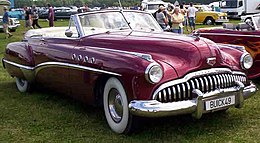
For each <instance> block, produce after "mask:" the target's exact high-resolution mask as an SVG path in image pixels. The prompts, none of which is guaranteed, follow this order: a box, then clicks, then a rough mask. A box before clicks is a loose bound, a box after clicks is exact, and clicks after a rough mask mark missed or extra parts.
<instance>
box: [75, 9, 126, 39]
mask: <svg viewBox="0 0 260 143" xmlns="http://www.w3.org/2000/svg"><path fill="white" fill-rule="evenodd" d="M79 19H80V23H81V26H82V29H83V32H84V33H85V34H87V33H89V32H90V31H91V32H92V33H93V32H94V31H95V32H97V31H100V30H101V31H103V32H105V31H110V30H123V29H130V28H129V26H128V24H127V22H126V20H125V19H124V17H123V15H122V14H121V13H120V12H106V13H104V12H103V13H92V14H86V15H80V16H79ZM101 31H100V32H101Z"/></svg>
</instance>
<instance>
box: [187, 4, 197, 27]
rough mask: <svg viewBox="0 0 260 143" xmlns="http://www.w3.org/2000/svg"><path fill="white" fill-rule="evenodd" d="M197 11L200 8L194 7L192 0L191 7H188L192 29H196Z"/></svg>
mask: <svg viewBox="0 0 260 143" xmlns="http://www.w3.org/2000/svg"><path fill="white" fill-rule="evenodd" d="M197 11H198V9H197V8H195V7H193V3H192V2H191V3H190V7H189V8H188V18H189V25H190V29H191V31H193V30H195V17H196V12H197Z"/></svg>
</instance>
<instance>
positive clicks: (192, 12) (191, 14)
mask: <svg viewBox="0 0 260 143" xmlns="http://www.w3.org/2000/svg"><path fill="white" fill-rule="evenodd" d="M197 11H198V9H197V8H195V7H193V6H192V7H189V8H188V15H189V17H195V16H196V12H197Z"/></svg>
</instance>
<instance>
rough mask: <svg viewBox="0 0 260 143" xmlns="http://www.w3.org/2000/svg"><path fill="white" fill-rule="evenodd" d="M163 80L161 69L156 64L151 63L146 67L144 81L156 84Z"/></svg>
mask: <svg viewBox="0 0 260 143" xmlns="http://www.w3.org/2000/svg"><path fill="white" fill-rule="evenodd" d="M154 72H156V73H157V75H153V73H154ZM162 78H163V70H162V67H161V66H160V65H159V64H158V63H151V64H149V65H148V66H147V68H146V70H145V79H146V80H147V81H148V82H150V83H152V84H155V83H158V82H160V81H161V80H162Z"/></svg>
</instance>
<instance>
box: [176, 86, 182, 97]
mask: <svg viewBox="0 0 260 143" xmlns="http://www.w3.org/2000/svg"><path fill="white" fill-rule="evenodd" d="M177 91H178V98H179V99H181V88H180V85H179V84H178V85H177Z"/></svg>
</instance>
